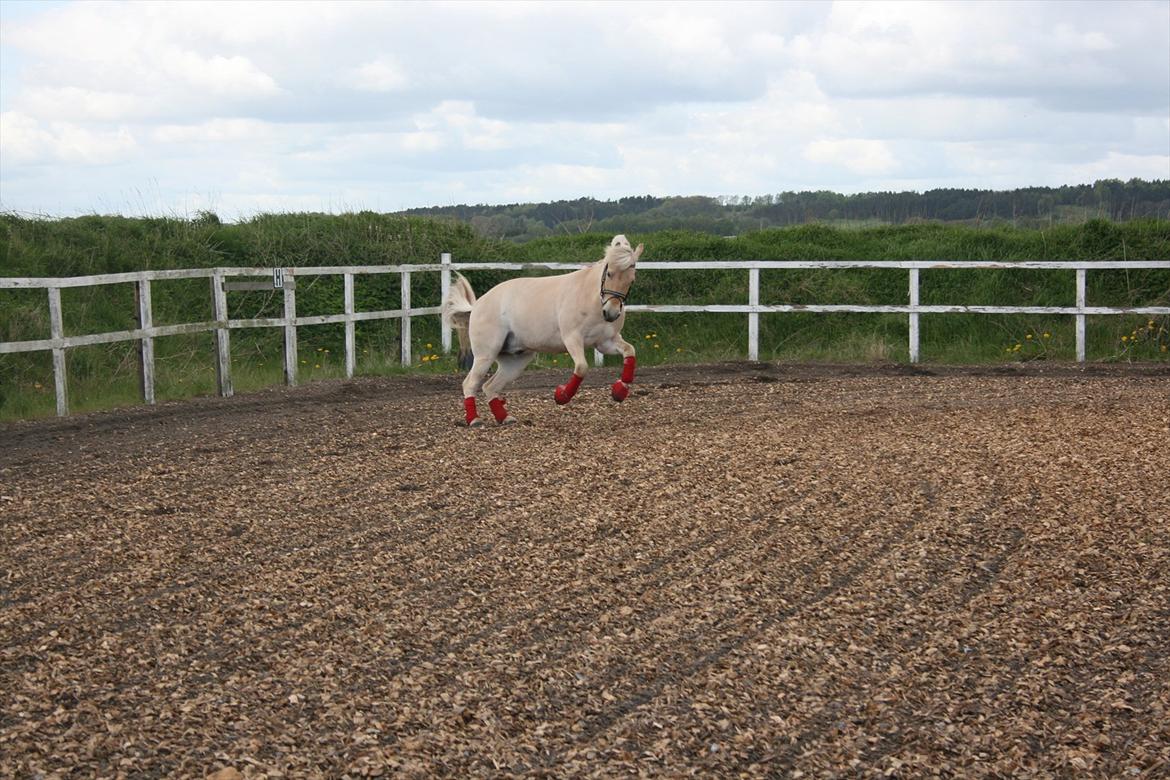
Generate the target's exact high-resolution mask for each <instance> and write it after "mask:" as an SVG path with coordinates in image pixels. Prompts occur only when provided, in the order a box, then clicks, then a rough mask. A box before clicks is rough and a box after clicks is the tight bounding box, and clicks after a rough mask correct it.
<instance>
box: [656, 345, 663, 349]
mask: <svg viewBox="0 0 1170 780" xmlns="http://www.w3.org/2000/svg"><path fill="white" fill-rule="evenodd" d="M660 346H662V345H661V344H655V345H654V349H658V348H659V347H660Z"/></svg>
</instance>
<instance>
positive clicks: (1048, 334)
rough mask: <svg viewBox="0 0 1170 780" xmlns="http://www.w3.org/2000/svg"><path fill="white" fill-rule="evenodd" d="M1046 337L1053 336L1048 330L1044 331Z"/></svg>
mask: <svg viewBox="0 0 1170 780" xmlns="http://www.w3.org/2000/svg"><path fill="white" fill-rule="evenodd" d="M1044 338H1046V339H1050V338H1052V334H1051V333H1049V332H1048V331H1044Z"/></svg>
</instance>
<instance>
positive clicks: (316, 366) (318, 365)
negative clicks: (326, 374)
mask: <svg viewBox="0 0 1170 780" xmlns="http://www.w3.org/2000/svg"><path fill="white" fill-rule="evenodd" d="M320 367H321V364H320V363H316V364H314V365H313V368H320Z"/></svg>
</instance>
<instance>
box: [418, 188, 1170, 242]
mask: <svg viewBox="0 0 1170 780" xmlns="http://www.w3.org/2000/svg"><path fill="white" fill-rule="evenodd" d="M402 213H403V214H408V215H417V216H429V217H438V218H444V219H452V220H456V221H458V222H461V223H464V224H468V225H470V226H471V227H472V228H473V229H474V230H475V231H476V233H478V234H479V235H480V236H483V237H485V238H498V239H506V240H510V241H528V240H531V239H534V238H543V237H546V236H554V235H566V234H567V235H574V234H578V233H586V232H601V233H605V232H609V231H614V232H629V233H645V232H656V231H661V230H693V231H698V232H702V233H709V234H713V235H724V236H727V235H739V234H743V233H748V232H752V231H757V230H765V229H768V228H776V227H788V226H792V225H803V224H809V223H825V224H830V225H841V226H849V225H850V224H856V225H880V224H889V225H902V224H912V223H915V222H947V223H960V224H968V225H983V224H993V225H999V224H1012V225H1016V226H1019V227H1032V228H1035V227H1043V226H1044V225H1046V224H1070V223H1071V224H1078V223H1082V222H1085V221H1087V220H1090V219H1107V220H1112V221H1115V222H1124V221H1128V220H1132V219H1170V180H1154V181H1146V180H1143V179H1130V180H1129V181H1121V180H1120V179H1101V180H1098V181H1096V182H1094V183H1093V184H1079V185H1065V186H1062V187H1027V188H1023V189H1015V190H1002V191H1001V190H978V189H959V188H944V189H933V190H927V191H926V192H921V193H920V192H866V193H859V194H855V195H843V194H840V193H837V192H830V191H826V190H820V191H815V192H778V193H770V194H764V195H743V196H739V195H733V196H724V197H709V196H701V195H696V196H686V197H655V196H653V195H641V196H632V197H625V198H619V199H618V200H597V199H595V198H577V199H576V200H558V201H552V202H549V203H513V204H507V205H459V206H435V207H429V208H417V209H409V210H406V211H404V212H402Z"/></svg>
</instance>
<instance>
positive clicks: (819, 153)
mask: <svg viewBox="0 0 1170 780" xmlns="http://www.w3.org/2000/svg"><path fill="white" fill-rule="evenodd" d="M804 156H805V158H806V159H808V160H811V161H812V162H815V163H820V164H822V165H837V166H840V167H842V168H845V169H846V170H848V171H850V172H851V173H857V174H861V175H863V176H875V175H879V174H886V173H890V172H891V171H893V170H894V169H895V167H896V166H897V160H896V159H894V154H893V152H892V151H891V150H890V147H889V145H888V144H887V143H886V142H885V141H879V140H875V139H871V138H842V139H835V140H830V139H821V140H818V141H813V142H812V143H810V144H808V145H807V146H805V147H804Z"/></svg>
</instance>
